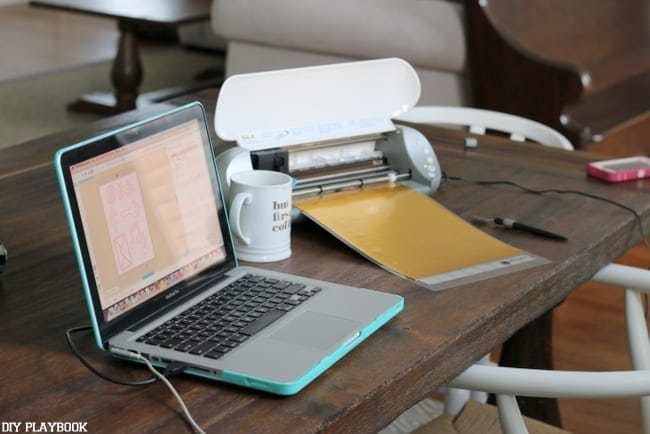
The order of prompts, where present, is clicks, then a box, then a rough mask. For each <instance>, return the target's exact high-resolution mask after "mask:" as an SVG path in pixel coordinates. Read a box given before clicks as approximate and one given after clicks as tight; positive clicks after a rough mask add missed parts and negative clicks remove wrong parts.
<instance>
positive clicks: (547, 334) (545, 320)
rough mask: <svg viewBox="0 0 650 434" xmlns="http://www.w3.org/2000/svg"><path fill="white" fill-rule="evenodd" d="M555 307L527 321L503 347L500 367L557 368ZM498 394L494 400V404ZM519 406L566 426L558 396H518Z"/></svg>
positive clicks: (533, 415) (544, 420)
mask: <svg viewBox="0 0 650 434" xmlns="http://www.w3.org/2000/svg"><path fill="white" fill-rule="evenodd" d="M552 344H553V310H550V311H548V312H546V313H545V314H543V315H542V316H540V317H539V318H537V319H536V320H534V321H531V322H530V323H528V324H526V325H525V326H524V327H522V328H521V329H520V330H519V331H517V333H515V334H514V335H513V336H512V337H511V338H510V339H508V340H507V341H506V342H505V343H504V344H503V347H502V350H501V358H500V359H499V365H500V366H510V367H516V368H533V369H553V345H552ZM493 401H494V397H493V396H491V397H490V402H491V403H494V402H493ZM517 402H519V408H520V409H521V412H522V414H523V415H525V416H529V417H532V418H533V419H537V420H541V421H543V422H546V423H549V424H551V425H554V426H557V427H562V420H561V418H560V408H559V407H558V404H557V400H556V399H550V398H525V397H524V398H522V397H518V398H517Z"/></svg>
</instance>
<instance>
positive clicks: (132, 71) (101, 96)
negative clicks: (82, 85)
mask: <svg viewBox="0 0 650 434" xmlns="http://www.w3.org/2000/svg"><path fill="white" fill-rule="evenodd" d="M118 27H119V29H120V40H119V42H118V47H117V54H116V56H115V60H114V61H113V67H112V69H111V82H112V83H113V88H114V92H115V94H114V95H111V94H107V93H93V94H89V95H84V96H82V97H81V98H80V99H78V100H77V101H75V102H73V103H72V104H70V105H68V109H69V110H74V111H83V112H89V111H90V112H95V113H102V114H113V113H120V112H124V111H127V110H133V109H135V108H136V99H137V97H138V87H139V86H140V84H141V83H142V62H141V61H140V53H139V51H138V37H137V35H136V32H135V23H133V22H130V21H127V20H121V21H119V23H118Z"/></svg>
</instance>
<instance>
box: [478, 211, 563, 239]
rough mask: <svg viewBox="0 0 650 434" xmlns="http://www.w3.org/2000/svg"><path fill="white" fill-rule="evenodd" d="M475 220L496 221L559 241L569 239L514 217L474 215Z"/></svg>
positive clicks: (507, 226)
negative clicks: (516, 219)
mask: <svg viewBox="0 0 650 434" xmlns="http://www.w3.org/2000/svg"><path fill="white" fill-rule="evenodd" d="M472 219H473V220H476V221H480V222H485V223H491V222H494V223H496V224H498V225H501V226H504V227H506V228H510V229H517V230H520V231H524V232H528V233H531V234H535V235H539V236H542V237H546V238H551V239H553V240H558V241H567V237H564V236H562V235H558V234H555V233H553V232H549V231H547V230H544V229H540V228H536V227H534V226H529V225H527V224H524V223H519V222H517V221H514V220H513V219H509V218H502V217H494V218H488V217H481V216H474V217H472Z"/></svg>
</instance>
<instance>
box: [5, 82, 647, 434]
mask: <svg viewBox="0 0 650 434" xmlns="http://www.w3.org/2000/svg"><path fill="white" fill-rule="evenodd" d="M215 96H216V91H211V92H208V93H203V94H201V95H199V98H202V99H204V100H208V104H207V108H208V110H210V111H211V110H212V109H213V108H214V99H215ZM178 102H180V101H178ZM165 108H166V106H151V107H150V108H148V110H149V111H156V110H162V109H165ZM146 114H147V113H143V112H141V111H136V112H129V113H126V114H124V115H121V116H122V117H121V118H120V119H117V120H116V119H114V118H109V119H106V120H103V121H101V122H100V123H98V124H94V125H91V126H87V127H85V129H83V130H81V131H79V130H78V131H72V132H67V133H62V134H58V135H55V136H50V137H46V138H43V139H39V140H34V141H32V142H30V143H26V144H24V145H22V146H18V147H13V148H8V149H5V150H2V151H0V197H2V198H3V207H2V208H0V221H2V232H0V236H2V241H3V242H4V243H5V245H6V246H7V248H8V250H9V262H8V264H7V266H6V268H5V272H4V274H3V275H2V278H1V279H0V284H1V286H0V317H1V318H2V321H0V366H2V369H1V370H0V390H2V394H1V398H0V415H2V418H1V419H2V420H3V421H82V422H88V428H89V430H90V431H91V432H115V431H139V432H142V431H145V432H153V431H156V432H161V431H166V432H183V431H189V428H188V426H187V425H186V424H185V422H184V420H183V419H182V418H181V417H180V416H179V412H178V410H177V407H176V405H177V404H176V402H175V401H174V400H173V398H172V397H171V395H170V394H169V392H168V391H167V390H166V389H165V388H164V386H163V385H160V384H156V385H153V386H150V387H148V388H137V389H136V388H127V387H122V386H117V385H114V384H110V383H107V382H105V381H103V380H100V379H98V378H97V377H95V376H94V375H92V374H91V373H89V372H88V371H87V370H86V368H84V367H83V366H82V365H81V364H80V363H79V362H78V361H77V360H76V359H75V358H74V356H73V355H72V354H71V353H70V351H69V350H68V348H67V346H66V344H65V339H64V330H65V329H66V328H69V327H73V326H76V325H79V324H84V323H87V322H88V316H87V312H86V306H85V303H84V300H83V296H82V291H81V285H80V279H79V274H78V272H77V269H76V264H75V258H74V256H73V253H72V246H71V243H70V240H69V235H68V229H67V225H66V222H65V218H64V213H63V209H62V206H61V199H60V194H59V191H58V186H57V184H56V180H55V175H54V170H53V168H52V164H51V161H52V155H53V152H54V150H55V149H56V148H58V147H60V146H63V145H65V144H68V143H71V142H73V141H74V140H77V139H79V138H80V137H83V136H86V135H88V134H89V132H90V131H91V130H95V131H99V130H102V129H105V128H107V127H109V126H110V125H109V124H113V125H114V124H116V123H121V122H126V121H129V120H134V119H138V118H141V117H143V116H144V115H146ZM210 117H211V116H210ZM422 131H423V132H425V134H427V135H428V136H429V137H430V139H431V141H432V143H433V144H434V146H435V150H436V152H437V154H438V157H439V159H440V161H441V164H442V167H443V168H444V169H445V170H446V171H447V172H448V173H449V174H450V175H461V176H465V177H469V178H475V179H510V180H514V181H517V182H520V183H522V184H525V185H527V186H530V187H535V188H548V187H559V188H570V189H577V190H583V191H588V192H590V193H594V194H599V195H602V196H605V197H608V198H610V199H613V200H616V201H619V202H621V203H623V204H625V205H627V206H630V207H633V208H634V209H636V210H637V211H638V212H639V213H640V214H641V215H642V218H643V222H644V226H645V227H646V230H647V228H648V226H649V223H650V195H649V193H650V182H648V181H638V182H632V183H626V184H621V185H615V186H610V185H607V184H604V183H602V182H599V181H597V180H593V179H590V178H587V177H586V176H585V164H586V163H587V162H588V161H591V160H593V159H594V158H595V156H594V155H590V154H586V153H581V152H567V151H561V150H555V149H550V148H544V147H540V146H538V145H533V144H519V143H513V142H510V141H509V140H506V139H501V138H483V137H481V138H479V147H478V149H477V150H475V151H467V152H465V151H463V150H462V149H461V147H460V146H457V145H451V144H444V143H442V141H440V142H438V141H436V137H438V138H445V139H449V138H452V139H453V138H458V137H460V136H461V135H462V133H460V132H459V131H453V130H444V129H440V128H422ZM220 149H221V148H220ZM220 149H218V150H220ZM435 199H436V200H438V201H440V202H441V203H442V204H444V205H445V206H447V207H449V208H450V209H451V210H453V211H454V212H456V213H458V214H459V215H461V216H463V217H465V218H469V217H470V216H472V215H474V214H477V215H498V214H504V215H508V216H510V217H514V218H520V219H522V220H526V221H528V222H530V223H531V224H533V225H538V226H542V227H544V228H547V229H549V230H552V231H554V232H558V233H563V234H567V235H568V236H569V237H570V240H569V241H568V242H567V243H562V244H559V243H557V242H553V241H549V240H546V239H543V238H538V237H535V236H531V235H528V234H525V233H517V232H514V231H503V230H499V229H498V228H494V229H493V228H486V230H487V231H489V232H490V233H492V234H493V235H495V236H497V237H498V238H500V239H502V240H504V241H506V242H508V243H511V244H513V245H515V246H517V247H519V248H522V249H525V250H527V251H530V252H532V253H536V254H539V255H541V256H544V257H546V258H548V259H551V260H552V263H550V264H548V265H545V266H541V267H537V268H533V269H530V270H526V271H523V272H518V273H513V274H509V275H506V276H501V277H498V278H494V279H489V280H484V281H481V282H477V283H473V284H468V285H464V286H461V287H456V288H453V289H450V290H447V291H443V292H438V293H435V292H431V291H429V290H426V289H424V288H421V287H418V286H416V285H413V284H412V283H410V282H408V281H406V280H404V279H400V278H398V277H396V276H394V275H392V274H389V273H388V272H386V271H384V270H382V269H380V268H379V267H377V266H375V265H373V264H371V263H370V262H368V261H366V260H364V259H362V258H361V257H360V256H359V255H357V254H355V253H354V252H352V251H351V250H350V249H348V248H346V247H345V246H343V245H342V244H341V243H340V242H338V241H337V240H336V239H334V238H333V237H331V236H329V235H328V234H326V233H325V231H323V230H321V229H320V228H318V227H317V226H315V225H313V224H311V223H302V224H298V225H295V226H294V228H293V237H292V249H293V255H292V257H291V258H289V259H287V260H285V261H282V262H278V263H273V264H268V265H267V267H268V268H271V269H275V270H280V271H285V272H290V273H295V274H300V275H305V276H310V277H314V278H317V279H324V280H330V281H333V282H337V283H341V284H346V285H354V286H363V287H369V288H375V289H378V290H382V291H391V292H395V293H398V294H401V295H403V296H404V297H405V298H406V308H405V310H404V311H403V312H402V313H401V314H400V315H399V316H398V317H397V318H396V319H394V320H393V321H391V322H390V323H388V324H387V325H386V326H385V327H384V328H382V329H380V330H379V331H378V332H377V333H376V334H375V335H373V336H371V337H370V338H369V339H368V340H367V341H366V342H364V343H363V344H361V345H360V346H359V347H358V348H356V349H355V350H354V351H353V352H351V353H350V354H348V355H347V356H346V357H344V358H343V359H342V360H341V361H339V362H338V363H337V364H336V365H335V366H334V367H332V368H331V369H329V370H328V371H326V372H325V373H324V374H323V375H322V376H320V377H319V378H317V379H316V380H315V381H314V382H313V383H312V384H311V385H309V386H308V387H307V388H305V389H304V390H303V391H302V392H301V393H300V394H298V395H296V396H293V397H287V398H279V397H275V396H271V395H268V394H264V393H260V392H255V391H251V390H247V389H243V388H238V387H234V386H229V385H225V384H220V383H214V382H210V381H205V380H201V379H197V378H192V377H184V376H182V377H176V378H175V379H174V380H173V382H174V384H175V385H176V387H177V388H178V391H179V392H180V394H181V395H182V396H183V397H184V399H185V401H186V402H187V404H188V406H189V408H190V409H191V411H192V413H193V414H194V416H195V418H196V419H197V420H198V422H199V423H200V424H201V425H202V426H203V427H204V428H206V429H207V430H208V431H209V432H274V433H275V432H312V431H318V430H328V431H330V432H341V431H343V432H355V433H356V432H376V431H377V430H378V429H380V428H382V427H384V426H385V425H387V424H388V423H389V422H390V421H391V420H392V419H394V418H395V417H396V416H397V415H399V414H400V413H401V412H402V411H404V410H405V409H406V408H408V407H409V406H411V405H412V404H414V403H415V402H417V401H418V400H420V399H422V398H424V397H427V396H428V395H429V394H430V393H432V392H433V391H434V390H435V389H436V388H437V387H438V386H440V385H443V384H445V383H446V382H447V381H448V380H449V379H451V378H453V377H454V376H455V375H456V374H457V373H459V372H460V371H461V370H463V369H464V368H465V367H467V366H468V365H470V364H471V363H473V362H474V361H475V360H477V359H478V358H479V357H481V356H482V355H484V354H485V353H487V352H488V351H490V350H491V349H492V348H493V347H494V346H496V345H498V344H500V343H502V342H503V341H505V340H506V339H507V338H508V337H510V336H511V335H512V334H513V333H515V331H516V330H518V329H519V328H520V327H522V326H523V325H525V324H527V323H528V322H530V321H531V320H533V319H535V318H537V317H539V316H540V315H542V314H543V313H544V312H546V311H547V310H549V309H550V308H552V307H553V306H555V305H556V304H557V303H559V302H561V301H562V300H563V299H564V298H565V297H566V296H567V295H568V294H570V293H571V291H572V290H573V289H574V288H576V287H577V286H578V285H579V284H581V283H582V282H584V281H586V280H587V279H589V277H590V276H591V275H592V274H593V273H594V272H596V271H597V270H598V269H599V268H600V267H602V266H603V265H605V264H607V263H609V262H611V261H612V260H614V259H615V258H617V257H619V256H620V255H621V254H622V253H623V252H625V251H626V249H628V248H629V247H631V246H632V245H634V244H636V243H637V242H638V241H639V239H640V236H639V232H638V230H637V229H636V228H635V223H634V219H633V217H632V215H631V214H630V213H629V212H626V211H624V210H621V209H619V208H616V207H614V206H610V205H607V204H603V203H600V202H595V201H593V200H590V199H587V198H582V197H576V196H553V195H549V196H536V195H531V194H526V193H522V192H519V191H517V190H515V189H512V188H509V187H479V186H475V185H469V184H462V183H455V182H454V183H451V184H449V185H447V186H446V187H444V188H442V189H441V190H440V191H438V192H437V193H436V194H435ZM441 254H444V252H441ZM78 340H79V344H80V347H81V349H82V351H84V352H86V353H92V354H94V355H93V356H92V359H93V361H94V363H96V364H97V365H99V366H102V367H105V370H107V371H109V372H110V373H112V374H113V375H119V376H122V377H132V378H135V377H140V378H142V377H145V376H148V374H147V372H146V371H145V369H143V368H142V367H139V366H133V365H132V364H129V363H124V362H120V361H116V360H112V359H111V358H109V357H106V356H104V355H98V354H97V352H96V350H94V346H93V345H94V344H93V343H92V341H91V338H90V336H84V337H82V336H79V339H78Z"/></svg>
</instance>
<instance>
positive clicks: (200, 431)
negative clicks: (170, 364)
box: [111, 348, 205, 434]
mask: <svg viewBox="0 0 650 434" xmlns="http://www.w3.org/2000/svg"><path fill="white" fill-rule="evenodd" d="M111 352H112V353H113V354H119V355H121V356H124V357H129V358H133V359H138V360H141V361H142V362H144V364H145V365H147V368H149V370H150V371H151V372H152V373H153V374H154V375H155V376H156V377H158V378H159V379H160V381H162V382H163V383H165V385H166V386H167V387H168V388H169V390H170V391H171V392H172V394H173V395H174V398H176V400H177V401H178V403H179V404H180V406H181V409H182V410H183V413H184V414H185V418H186V419H187V421H188V422H189V424H190V425H191V426H192V428H193V429H194V432H196V433H198V434H205V431H203V429H202V428H201V427H200V426H199V424H198V423H196V421H195V420H194V418H193V417H192V415H191V414H190V411H189V410H188V409H187V406H186V405H185V402H184V401H183V398H181V396H180V395H179V394H178V392H177V391H176V389H175V388H174V386H173V385H172V383H171V382H170V381H169V380H168V379H167V377H165V376H164V375H163V374H161V373H160V372H158V370H157V369H156V368H154V367H153V365H152V364H151V362H150V361H149V360H148V359H147V358H146V357H144V356H142V355H140V354H138V353H134V352H132V351H126V350H122V349H121V348H111Z"/></svg>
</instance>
